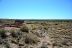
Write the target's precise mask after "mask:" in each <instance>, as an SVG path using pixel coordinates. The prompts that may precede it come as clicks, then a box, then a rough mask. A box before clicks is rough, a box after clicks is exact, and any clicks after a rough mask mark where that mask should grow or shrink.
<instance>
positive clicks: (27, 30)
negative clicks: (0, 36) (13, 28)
mask: <svg viewBox="0 0 72 48" xmlns="http://www.w3.org/2000/svg"><path fill="white" fill-rule="evenodd" d="M20 30H21V31H22V32H27V33H28V32H29V29H28V27H27V26H25V25H23V26H22V27H21V28H20Z"/></svg>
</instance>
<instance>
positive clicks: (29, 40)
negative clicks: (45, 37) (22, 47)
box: [25, 34, 39, 44]
mask: <svg viewBox="0 0 72 48" xmlns="http://www.w3.org/2000/svg"><path fill="white" fill-rule="evenodd" d="M38 42H39V39H38V37H37V36H35V35H34V34H28V35H27V36H26V38H25V43H26V44H37V43H38Z"/></svg>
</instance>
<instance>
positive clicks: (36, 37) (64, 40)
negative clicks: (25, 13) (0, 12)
mask: <svg viewBox="0 0 72 48" xmlns="http://www.w3.org/2000/svg"><path fill="white" fill-rule="evenodd" d="M0 48H72V20H15V19H0Z"/></svg>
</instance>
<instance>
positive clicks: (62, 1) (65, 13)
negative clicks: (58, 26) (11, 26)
mask: <svg viewBox="0 0 72 48" xmlns="http://www.w3.org/2000/svg"><path fill="white" fill-rule="evenodd" d="M0 18H4V19H72V0H0Z"/></svg>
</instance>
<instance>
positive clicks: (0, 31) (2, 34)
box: [0, 29, 7, 38]
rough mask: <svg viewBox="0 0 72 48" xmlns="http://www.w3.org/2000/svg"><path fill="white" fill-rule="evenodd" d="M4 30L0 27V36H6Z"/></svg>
mask: <svg viewBox="0 0 72 48" xmlns="http://www.w3.org/2000/svg"><path fill="white" fill-rule="evenodd" d="M5 32H6V30H4V29H0V36H1V37H2V38H6V37H7V36H6V34H5Z"/></svg>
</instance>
